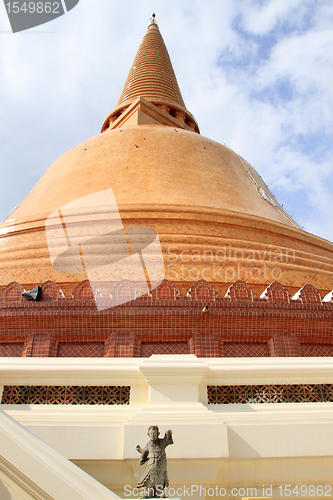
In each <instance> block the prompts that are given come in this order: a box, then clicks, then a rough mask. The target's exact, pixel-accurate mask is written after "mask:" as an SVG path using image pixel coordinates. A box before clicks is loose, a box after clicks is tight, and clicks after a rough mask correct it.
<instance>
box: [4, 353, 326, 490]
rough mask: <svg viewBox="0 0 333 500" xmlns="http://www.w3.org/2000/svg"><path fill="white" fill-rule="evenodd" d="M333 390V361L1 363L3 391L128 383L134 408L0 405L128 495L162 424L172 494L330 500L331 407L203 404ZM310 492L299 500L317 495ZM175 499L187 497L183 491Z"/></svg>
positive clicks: (180, 358) (171, 358)
mask: <svg viewBox="0 0 333 500" xmlns="http://www.w3.org/2000/svg"><path fill="white" fill-rule="evenodd" d="M331 383H333V359H332V358H235V359H233V358H227V359H226V358H196V357H195V356H194V355H168V356H164V355H153V356H151V357H150V358H129V359H127V358H118V359H104V358H103V359H91V358H90V359H89V358H85V359H83V358H81V359H80V358H75V359H71V358H63V359H58V358H49V359H45V358H30V359H29V358H2V359H1V363H0V385H2V386H8V385H25V386H26V385H38V386H41V385H48V386H71V385H75V386H77V385H80V386H131V393H130V394H131V395H130V403H129V404H128V405H93V404H92V405H38V404H31V405H2V410H3V411H4V412H6V414H8V415H9V416H11V417H12V418H13V419H15V420H16V421H17V422H19V423H20V424H22V425H23V426H24V427H25V428H26V429H28V430H29V431H30V432H31V433H33V434H34V435H35V436H37V437H38V438H39V439H40V440H42V441H43V442H44V443H46V444H47V445H48V446H50V447H51V448H52V449H54V450H55V451H56V452H57V453H60V454H61V455H62V456H63V457H65V458H66V459H70V460H72V461H73V462H74V463H76V464H77V465H79V466H80V467H82V468H83V469H84V470H86V471H87V472H88V473H89V474H91V475H92V476H94V477H95V478H96V479H98V480H99V481H101V482H102V483H103V484H104V485H107V486H108V487H109V488H111V489H112V490H113V491H115V492H117V493H118V494H119V495H120V496H123V497H124V487H125V486H126V485H127V486H128V487H129V486H130V487H131V488H134V487H135V485H136V481H137V480H138V478H139V477H140V474H141V471H140V466H139V462H138V459H139V455H138V453H137V451H136V449H135V447H136V445H137V444H140V445H141V446H144V445H145V444H146V441H147V440H148V437H147V428H148V426H149V425H158V426H159V427H160V430H161V433H162V434H163V433H164V432H165V431H166V430H167V429H169V428H171V429H172V430H173V433H174V441H175V443H174V445H172V446H169V447H168V449H167V455H168V467H169V476H170V483H171V485H174V486H175V487H176V486H177V487H178V488H180V487H183V486H184V485H187V486H191V485H197V486H201V487H202V488H208V487H210V488H213V489H214V488H222V489H223V488H225V491H226V495H227V496H228V495H231V496H232V497H234V498H241V497H242V496H255V495H252V494H251V495H246V491H247V490H246V488H247V487H248V488H250V487H253V488H256V492H257V494H258V495H257V496H263V495H262V493H263V491H262V488H263V485H268V486H269V487H270V486H272V496H273V497H276V498H282V496H283V495H282V496H279V493H281V491H282V490H283V492H284V489H283V488H284V487H285V485H288V484H295V485H297V484H302V485H305V486H306V488H310V486H312V485H317V486H318V485H320V484H324V485H325V487H326V488H327V489H326V490H325V492H326V493H329V492H330V493H331V496H333V483H332V478H333V474H332V470H333V402H321V403H316V402H314V403H301V402H290V403H246V404H208V402H207V386H215V385H217V386H242V385H245V386H248V385H265V384H266V385H272V384H281V385H292V384H300V385H302V384H303V385H307V384H331ZM280 486H281V487H282V490H281V488H280ZM317 486H316V487H317ZM232 488H245V490H244V491H243V490H241V491H240V492H239V491H238V490H237V492H236V490H232ZM260 488H261V489H260ZM279 488H280V489H279ZM328 488H331V489H330V490H328ZM222 491H223V490H222ZM304 491H305V490H304ZM235 492H236V493H237V494H234V493H235ZM267 492H268V493H269V490H267ZM311 492H312V490H311V491H310V490H308V489H307V490H306V495H302V498H313V495H312V493H311ZM200 493H202V494H201V495H200ZM204 493H205V492H204V490H203V489H202V492H200V491H193V495H192V496H196V497H203V496H204ZM211 493H212V490H211V491H210V493H208V492H207V491H206V496H207V497H211V496H214V497H219V496H222V495H221V494H220V493H219V490H218V489H217V490H215V492H214V494H213V495H212V494H211ZM238 493H239V494H238ZM243 493H245V494H243ZM308 493H309V495H308ZM319 493H320V491H319ZM175 494H176V496H178V497H186V496H188V495H187V493H186V492H185V493H184V492H183V494H182V490H178V491H175ZM264 496H265V495H264ZM266 496H269V495H266ZM286 496H287V495H286ZM315 496H317V495H315ZM318 496H321V495H320V494H318ZM326 496H329V495H328V494H327V495H326ZM125 497H126V495H125ZM97 498H98V499H99V498H102V497H97ZM69 499H70V500H71V497H69ZM73 499H74V497H73ZM62 500H64V499H62Z"/></svg>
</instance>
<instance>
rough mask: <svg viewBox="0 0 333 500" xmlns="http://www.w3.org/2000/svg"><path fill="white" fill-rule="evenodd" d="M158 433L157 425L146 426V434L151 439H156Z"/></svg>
mask: <svg viewBox="0 0 333 500" xmlns="http://www.w3.org/2000/svg"><path fill="white" fill-rule="evenodd" d="M159 435H160V431H159V428H158V427H157V425H151V426H150V427H148V436H149V437H150V440H151V441H156V439H157V438H158V436H159Z"/></svg>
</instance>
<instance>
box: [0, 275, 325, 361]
mask: <svg viewBox="0 0 333 500" xmlns="http://www.w3.org/2000/svg"><path fill="white" fill-rule="evenodd" d="M42 288H43V299H42V300H41V301H40V302H33V301H27V300H26V299H22V298H21V293H22V291H23V288H22V287H21V285H19V284H18V283H10V284H9V285H7V286H6V287H5V288H4V289H3V290H2V292H1V294H0V318H1V319H0V321H1V333H0V356H16V357H18V356H23V357H31V356H42V357H50V356H53V357H54V356H56V357H140V356H143V357H147V356H150V355H151V354H154V353H156V354H184V353H194V354H196V355H197V356H198V357H220V356H222V357H259V356H333V336H332V333H333V301H330V302H322V299H321V297H320V294H319V293H318V291H317V290H316V289H315V288H314V287H313V286H312V285H306V286H305V287H303V288H302V291H301V293H300V298H299V299H298V300H291V299H290V296H289V293H288V291H287V290H286V289H285V288H284V287H283V286H282V285H280V284H279V283H274V284H272V285H271V286H270V287H269V288H268V290H267V293H266V297H265V298H255V297H254V294H253V290H252V288H251V287H250V286H249V285H247V284H246V283H244V282H242V281H238V282H236V283H234V284H233V285H232V286H231V287H230V289H229V291H228V294H227V296H226V297H224V298H219V297H216V293H215V292H214V287H213V286H212V285H211V284H209V283H206V282H205V281H202V280H201V281H199V282H197V283H195V284H193V285H192V286H191V288H190V290H189V293H188V296H187V297H180V296H179V293H178V291H177V288H176V287H175V286H174V285H173V284H172V283H170V282H167V281H164V282H163V283H161V285H160V286H159V287H158V288H157V289H155V290H154V291H153V292H152V296H151V297H140V298H137V299H136V300H131V301H129V302H126V303H124V304H122V305H117V306H115V307H113V301H112V299H109V298H103V299H100V300H103V301H106V303H107V304H110V308H108V309H104V310H102V311H98V310H97V308H96V305H95V301H94V300H93V292H92V290H91V288H90V285H89V282H88V281H85V282H82V283H80V284H79V285H77V286H76V287H75V289H74V290H73V293H72V298H64V297H63V294H62V292H61V290H60V288H59V286H58V285H56V284H55V283H52V282H50V281H49V282H47V283H44V284H43V285H42ZM128 288H129V293H132V291H131V289H130V286H129V287H128ZM205 306H208V310H207V311H206V312H203V309H204V307H205Z"/></svg>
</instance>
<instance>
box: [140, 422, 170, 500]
mask: <svg viewBox="0 0 333 500" xmlns="http://www.w3.org/2000/svg"><path fill="white" fill-rule="evenodd" d="M159 434H160V431H159V429H158V427H157V426H156V425H151V426H150V427H149V428H148V436H149V438H150V440H149V441H148V443H147V444H146V446H145V447H144V448H141V446H140V445H137V447H136V449H137V450H138V452H139V453H141V460H140V465H143V464H145V463H146V462H148V465H147V468H146V470H145V472H144V474H143V476H142V478H141V479H140V481H139V482H138V488H142V487H145V488H146V493H145V495H144V498H161V497H162V498H163V497H165V492H164V488H167V487H168V486H169V480H168V472H167V462H166V454H165V448H166V447H167V446H169V444H173V439H172V431H170V430H168V431H166V433H165V436H164V438H163V439H160V438H159V437H158V436H159Z"/></svg>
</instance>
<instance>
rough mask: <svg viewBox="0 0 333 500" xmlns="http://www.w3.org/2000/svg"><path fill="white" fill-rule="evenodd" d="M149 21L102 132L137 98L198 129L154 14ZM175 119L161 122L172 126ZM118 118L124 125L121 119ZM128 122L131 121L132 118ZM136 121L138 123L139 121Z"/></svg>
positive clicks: (190, 127) (187, 126) (194, 129)
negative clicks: (181, 89) (185, 100)
mask: <svg viewBox="0 0 333 500" xmlns="http://www.w3.org/2000/svg"><path fill="white" fill-rule="evenodd" d="M150 21H151V23H150V25H149V26H148V29H147V32H146V34H145V36H144V37H143V40H142V42H141V45H140V47H139V50H138V52H137V54H136V56H135V59H134V62H133V64H132V67H131V69H130V72H129V74H128V77H127V80H126V82H125V85H124V88H123V90H122V92H121V94H120V97H119V99H118V102H117V105H116V107H115V108H114V109H113V110H112V111H111V113H110V114H109V115H108V116H107V118H106V120H105V122H104V124H103V127H102V132H104V131H105V130H107V129H109V128H115V126H116V124H115V122H116V121H118V119H119V118H120V117H121V115H122V114H123V113H124V112H126V110H127V109H128V107H130V106H131V105H133V103H134V102H136V101H137V100H138V99H141V100H142V99H143V100H145V101H148V102H149V103H151V104H153V105H154V106H155V107H157V108H159V109H160V110H162V111H164V113H167V114H168V115H169V116H170V117H172V118H173V119H174V120H177V121H178V122H180V123H182V125H181V128H188V129H191V130H193V131H196V132H199V129H198V125H197V123H196V121H195V119H194V117H193V116H192V115H191V113H189V111H188V110H187V109H186V106H185V103H184V101H183V98H182V95H181V91H180V88H179V86H178V82H177V78H176V75H175V72H174V69H173V67H172V63H171V60H170V56H169V54H168V50H167V48H166V46H165V43H164V40H163V38H162V35H161V33H160V30H159V27H158V25H157V23H156V15H155V14H153V15H152V17H151V18H150ZM123 118H124V117H123ZM155 119H156V117H155ZM174 120H171V121H172V123H163V124H165V125H171V126H174V125H176V124H175V123H173V121H174ZM120 121H121V122H122V126H123V120H120ZM157 122H159V120H157ZM162 122H163V120H162ZM146 123H147V122H146ZM130 124H131V125H133V124H134V123H133V120H131V123H130ZM136 124H140V123H139V121H138V122H137V123H136Z"/></svg>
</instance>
